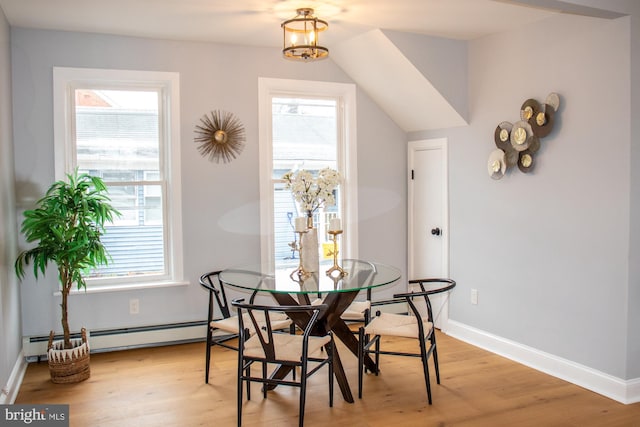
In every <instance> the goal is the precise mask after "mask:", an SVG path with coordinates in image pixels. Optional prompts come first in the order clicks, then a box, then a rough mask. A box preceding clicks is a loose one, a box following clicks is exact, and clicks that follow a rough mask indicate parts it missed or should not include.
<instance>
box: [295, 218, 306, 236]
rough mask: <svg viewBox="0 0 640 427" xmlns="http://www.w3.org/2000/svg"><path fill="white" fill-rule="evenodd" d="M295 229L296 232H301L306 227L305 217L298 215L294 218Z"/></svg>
mask: <svg viewBox="0 0 640 427" xmlns="http://www.w3.org/2000/svg"><path fill="white" fill-rule="evenodd" d="M295 229H296V231H297V232H298V233H302V232H304V231H305V230H306V229H307V218H305V217H303V216H299V217H297V218H296V223H295Z"/></svg>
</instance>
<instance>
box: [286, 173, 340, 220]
mask: <svg viewBox="0 0 640 427" xmlns="http://www.w3.org/2000/svg"><path fill="white" fill-rule="evenodd" d="M282 179H284V180H285V181H286V184H285V188H287V189H289V190H291V194H293V197H294V199H295V200H296V202H298V203H299V204H300V208H301V209H302V210H303V211H306V212H307V215H309V216H310V215H311V214H312V213H313V212H314V211H316V210H318V209H319V208H321V207H322V206H333V205H335V204H336V200H335V197H334V196H333V191H334V190H335V189H336V187H337V186H338V185H339V184H340V180H341V176H340V173H339V172H338V171H336V170H334V169H331V168H324V169H321V170H320V171H319V172H318V176H317V177H314V176H313V174H312V173H311V172H310V171H308V170H305V169H300V170H298V171H296V172H294V171H290V172H287V173H286V174H284V175H283V176H282Z"/></svg>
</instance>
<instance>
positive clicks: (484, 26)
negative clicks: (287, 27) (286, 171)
mask: <svg viewBox="0 0 640 427" xmlns="http://www.w3.org/2000/svg"><path fill="white" fill-rule="evenodd" d="M596 1H597V3H595V4H598V5H600V4H603V3H604V4H606V5H607V6H609V1H608V0H607V1H606V2H605V1H604V0H602V1H599V0H0V7H1V8H2V11H4V14H5V16H6V17H7V20H8V21H9V24H10V25H12V26H15V27H27V28H41V29H51V30H66V31H79V32H93V33H104V34H116V35H127V36H139V37H150V38H157V39H173V40H192V41H205V42H217V43H224V44H236V45H251V46H265V47H278V46H282V45H281V43H282V30H281V29H280V23H281V22H282V21H284V20H286V19H290V18H293V17H294V16H295V10H296V9H297V8H300V7H312V8H314V9H315V10H316V16H318V17H319V18H321V19H324V20H326V21H328V22H329V29H328V31H326V32H325V33H323V34H322V38H320V43H321V44H322V45H324V46H326V47H328V48H329V50H330V52H333V54H331V53H330V56H331V57H332V58H333V60H334V61H337V63H338V65H339V66H340V67H341V68H342V69H343V70H344V71H345V72H346V73H347V74H349V75H350V76H351V78H352V79H354V81H356V82H357V83H358V84H359V85H360V86H361V87H363V88H364V90H365V91H366V92H367V93H368V94H369V96H370V97H372V98H373V99H374V100H375V101H376V102H377V103H378V105H380V106H381V108H382V109H383V110H385V111H386V112H387V114H389V116H390V117H391V118H392V119H393V120H394V121H395V122H396V123H397V124H398V125H399V126H400V127H401V128H402V129H404V130H405V131H407V132H408V131H413V130H418V129H437V128H443V127H449V126H461V125H464V124H465V123H466V122H465V119H464V116H465V112H463V111H456V110H454V109H453V108H452V106H451V105H449V103H448V101H447V100H446V99H445V98H444V97H443V96H441V94H440V93H439V91H438V89H439V88H437V87H434V86H433V85H432V83H431V82H430V81H429V80H427V78H426V77H425V76H424V75H422V74H421V73H420V72H418V70H416V68H415V67H414V66H413V65H412V63H411V58H404V57H403V56H402V54H401V53H400V52H399V50H398V49H397V47H395V46H393V44H392V43H390V42H389V41H388V40H386V38H385V36H383V34H382V33H381V32H380V31H379V30H393V31H401V32H409V33H416V34H423V35H428V36H438V37H445V38H449V39H458V40H471V39H475V38H478V37H482V36H485V35H488V34H493V33H501V32H505V31H510V30H513V29H516V28H519V27H522V26H526V25H528V24H530V23H533V22H535V21H538V20H542V19H545V18H548V17H550V16H551V15H554V14H558V13H573V14H580V15H588V16H592V17H599V18H615V17H618V16H620V14H616V13H612V12H609V11H606V10H602V9H595V8H593V7H589V6H586V5H585V3H586V4H591V5H592V4H594V2H596ZM362 40H365V42H364V43H365V45H364V47H361V46H359V45H358V43H359V42H360V43H362ZM349 46H351V48H348V47H349ZM371 46H374V49H377V51H376V53H377V55H376V58H375V59H376V61H377V62H376V64H373V65H371V66H369V67H367V66H366V64H367V62H366V60H367V58H366V57H364V58H361V59H360V60H356V57H357V55H354V50H355V51H357V50H362V51H368V49H369V48H371ZM345 49H347V52H346V54H345V53H344V50H345ZM341 51H343V54H342V55H341ZM369 59H371V58H369ZM374 68H375V69H376V70H377V73H371V72H370V70H371V69H374ZM393 76H395V77H393ZM397 76H402V78H400V79H398V78H397ZM392 80H393V81H395V82H396V85H397V87H396V88H395V89H396V90H395V91H394V92H393V94H392V95H393V96H390V93H389V91H388V90H386V87H387V82H389V81H392ZM400 94H401V95H400ZM397 99H402V102H400V103H398V102H397Z"/></svg>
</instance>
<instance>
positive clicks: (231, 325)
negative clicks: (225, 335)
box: [211, 312, 291, 335]
mask: <svg viewBox="0 0 640 427" xmlns="http://www.w3.org/2000/svg"><path fill="white" fill-rule="evenodd" d="M254 314H255V316H256V320H257V321H258V325H259V326H260V328H263V327H264V326H266V324H267V322H266V320H265V318H264V314H263V313H262V312H254ZM269 320H270V321H271V329H273V330H274V331H276V330H278V329H285V328H288V327H289V325H291V319H289V318H288V317H287V315H286V314H284V313H273V312H272V313H270V314H269ZM242 322H243V323H244V327H245V328H249V333H250V334H251V335H253V334H255V333H256V331H255V328H254V327H253V322H252V321H251V318H250V317H249V313H244V314H243V315H242ZM211 327H212V328H215V329H220V330H223V331H226V332H229V333H232V334H237V333H238V332H239V331H240V326H239V325H238V316H231V317H227V318H226V319H220V320H214V321H212V322H211Z"/></svg>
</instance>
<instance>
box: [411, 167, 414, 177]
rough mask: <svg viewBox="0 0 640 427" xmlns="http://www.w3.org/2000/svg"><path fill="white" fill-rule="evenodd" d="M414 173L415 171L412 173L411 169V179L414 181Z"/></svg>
mask: <svg viewBox="0 0 640 427" xmlns="http://www.w3.org/2000/svg"><path fill="white" fill-rule="evenodd" d="M414 172H415V171H414V170H413V169H411V179H414V178H415V173H414Z"/></svg>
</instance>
